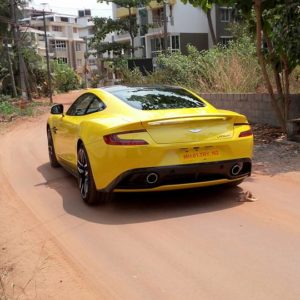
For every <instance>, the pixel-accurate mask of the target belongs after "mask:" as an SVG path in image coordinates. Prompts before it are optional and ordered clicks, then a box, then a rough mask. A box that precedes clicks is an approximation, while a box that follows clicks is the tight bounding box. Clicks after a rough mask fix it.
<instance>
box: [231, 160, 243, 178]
mask: <svg viewBox="0 0 300 300" xmlns="http://www.w3.org/2000/svg"><path fill="white" fill-rule="evenodd" d="M242 168H243V163H237V164H235V165H233V167H232V168H231V170H230V174H231V175H233V176H237V175H239V173H240V172H241V171H242Z"/></svg>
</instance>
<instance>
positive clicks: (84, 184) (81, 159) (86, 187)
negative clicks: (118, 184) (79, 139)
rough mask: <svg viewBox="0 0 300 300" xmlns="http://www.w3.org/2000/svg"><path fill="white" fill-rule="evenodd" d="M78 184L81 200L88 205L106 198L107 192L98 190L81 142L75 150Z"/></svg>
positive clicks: (107, 196) (95, 203) (101, 201)
mask: <svg viewBox="0 0 300 300" xmlns="http://www.w3.org/2000/svg"><path fill="white" fill-rule="evenodd" d="M77 170H78V186H79V191H80V195H81V198H82V200H83V201H84V202H85V203H86V204H88V205H97V204H99V203H104V202H106V201H107V200H108V198H109V194H108V193H104V192H98V191H97V189H96V185H95V181H94V177H93V173H92V170H91V166H90V162H89V158H88V155H87V152H86V149H85V147H84V145H83V144H81V145H80V146H79V148H78V151H77Z"/></svg>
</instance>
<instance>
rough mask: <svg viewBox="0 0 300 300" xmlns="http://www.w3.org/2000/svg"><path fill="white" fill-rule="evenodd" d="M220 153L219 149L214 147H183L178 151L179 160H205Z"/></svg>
mask: <svg viewBox="0 0 300 300" xmlns="http://www.w3.org/2000/svg"><path fill="white" fill-rule="evenodd" d="M220 155H221V153H220V150H219V149H216V148H208V149H203V148H202V149H200V148H197V149H183V150H182V151H181V153H180V157H181V160H183V161H205V160H210V159H213V158H216V157H219V156H220Z"/></svg>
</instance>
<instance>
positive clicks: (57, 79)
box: [52, 62, 80, 92]
mask: <svg viewBox="0 0 300 300" xmlns="http://www.w3.org/2000/svg"><path fill="white" fill-rule="evenodd" d="M52 70H53V74H52V75H53V79H54V88H55V89H56V90H57V91H59V92H68V91H70V90H76V89H78V88H79V85H80V83H79V78H78V76H77V74H76V73H75V71H74V70H73V69H72V68H70V67H69V66H68V65H67V64H62V63H58V62H53V64H52Z"/></svg>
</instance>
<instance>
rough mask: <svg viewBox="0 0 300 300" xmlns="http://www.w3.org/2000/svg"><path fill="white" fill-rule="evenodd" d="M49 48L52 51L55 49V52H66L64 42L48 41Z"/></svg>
mask: <svg viewBox="0 0 300 300" xmlns="http://www.w3.org/2000/svg"><path fill="white" fill-rule="evenodd" d="M50 47H51V48H52V49H55V51H66V50H67V44H66V41H55V40H52V41H50Z"/></svg>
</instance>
